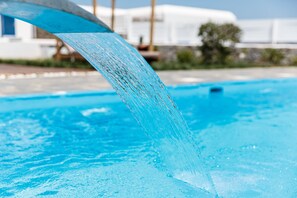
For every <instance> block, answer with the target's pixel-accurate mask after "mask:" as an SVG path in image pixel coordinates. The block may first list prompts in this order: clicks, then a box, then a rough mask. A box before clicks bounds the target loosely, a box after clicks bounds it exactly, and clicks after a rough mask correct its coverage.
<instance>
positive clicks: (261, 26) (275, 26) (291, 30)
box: [238, 19, 297, 44]
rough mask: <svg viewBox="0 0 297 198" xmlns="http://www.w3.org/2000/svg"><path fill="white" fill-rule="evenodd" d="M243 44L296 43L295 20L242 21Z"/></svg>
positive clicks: (296, 20) (296, 21)
mask: <svg viewBox="0 0 297 198" xmlns="http://www.w3.org/2000/svg"><path fill="white" fill-rule="evenodd" d="M238 25H239V26H240V28H241V29H242V30H243V38H242V42H243V43H271V44H273V43H297V19H270V20H242V21H238Z"/></svg>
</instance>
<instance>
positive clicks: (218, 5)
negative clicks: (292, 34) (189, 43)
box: [72, 0, 297, 19]
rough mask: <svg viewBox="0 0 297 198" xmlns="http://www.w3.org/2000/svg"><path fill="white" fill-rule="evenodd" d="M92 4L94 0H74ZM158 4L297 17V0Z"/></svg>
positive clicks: (132, 0)
mask: <svg viewBox="0 0 297 198" xmlns="http://www.w3.org/2000/svg"><path fill="white" fill-rule="evenodd" d="M72 1H74V2H75V3H79V4H91V2H92V0H72ZM97 1H98V4H99V5H102V6H110V0H97ZM156 1H157V4H159V5H162V4H173V5H183V6H192V7H200V8H209V9H220V10H228V11H231V12H233V13H234V14H235V15H236V16H237V18H239V19H265V18H266V19H267V18H268V19H271V18H297V0H156ZM150 2H151V1H150V0H116V5H117V7H118V8H132V7H140V6H148V5H150Z"/></svg>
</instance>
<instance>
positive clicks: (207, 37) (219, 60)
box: [198, 22, 241, 65]
mask: <svg viewBox="0 0 297 198" xmlns="http://www.w3.org/2000/svg"><path fill="white" fill-rule="evenodd" d="M198 36H200V37H201V41H202V46H201V47H200V50H201V53H202V61H203V63H204V64H208V65H211V64H227V63H228V60H230V59H231V58H230V56H231V55H232V53H233V52H234V51H235V44H236V43H238V42H240V37H241V30H240V28H239V27H237V26H236V25H234V24H232V23H226V24H222V25H220V24H215V23H212V22H209V23H206V24H204V25H202V26H201V27H200V29H199V34H198Z"/></svg>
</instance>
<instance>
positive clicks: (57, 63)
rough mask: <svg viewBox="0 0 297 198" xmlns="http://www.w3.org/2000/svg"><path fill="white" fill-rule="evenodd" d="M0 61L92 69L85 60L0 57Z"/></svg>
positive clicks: (11, 63)
mask: <svg viewBox="0 0 297 198" xmlns="http://www.w3.org/2000/svg"><path fill="white" fill-rule="evenodd" d="M0 63H3V64H10V65H24V66H37V67H52V68H54V67H56V68H78V69H93V67H92V66H91V65H90V64H89V63H88V62H85V61H75V62H71V61H56V60H54V59H34V60H27V59H0Z"/></svg>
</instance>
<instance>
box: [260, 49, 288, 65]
mask: <svg viewBox="0 0 297 198" xmlns="http://www.w3.org/2000/svg"><path fill="white" fill-rule="evenodd" d="M284 58H285V55H284V53H283V52H282V51H280V50H277V49H265V50H263V52H262V54H261V59H262V61H264V62H266V63H268V64H274V65H277V64H280V63H281V62H282V60H283V59H284Z"/></svg>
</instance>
